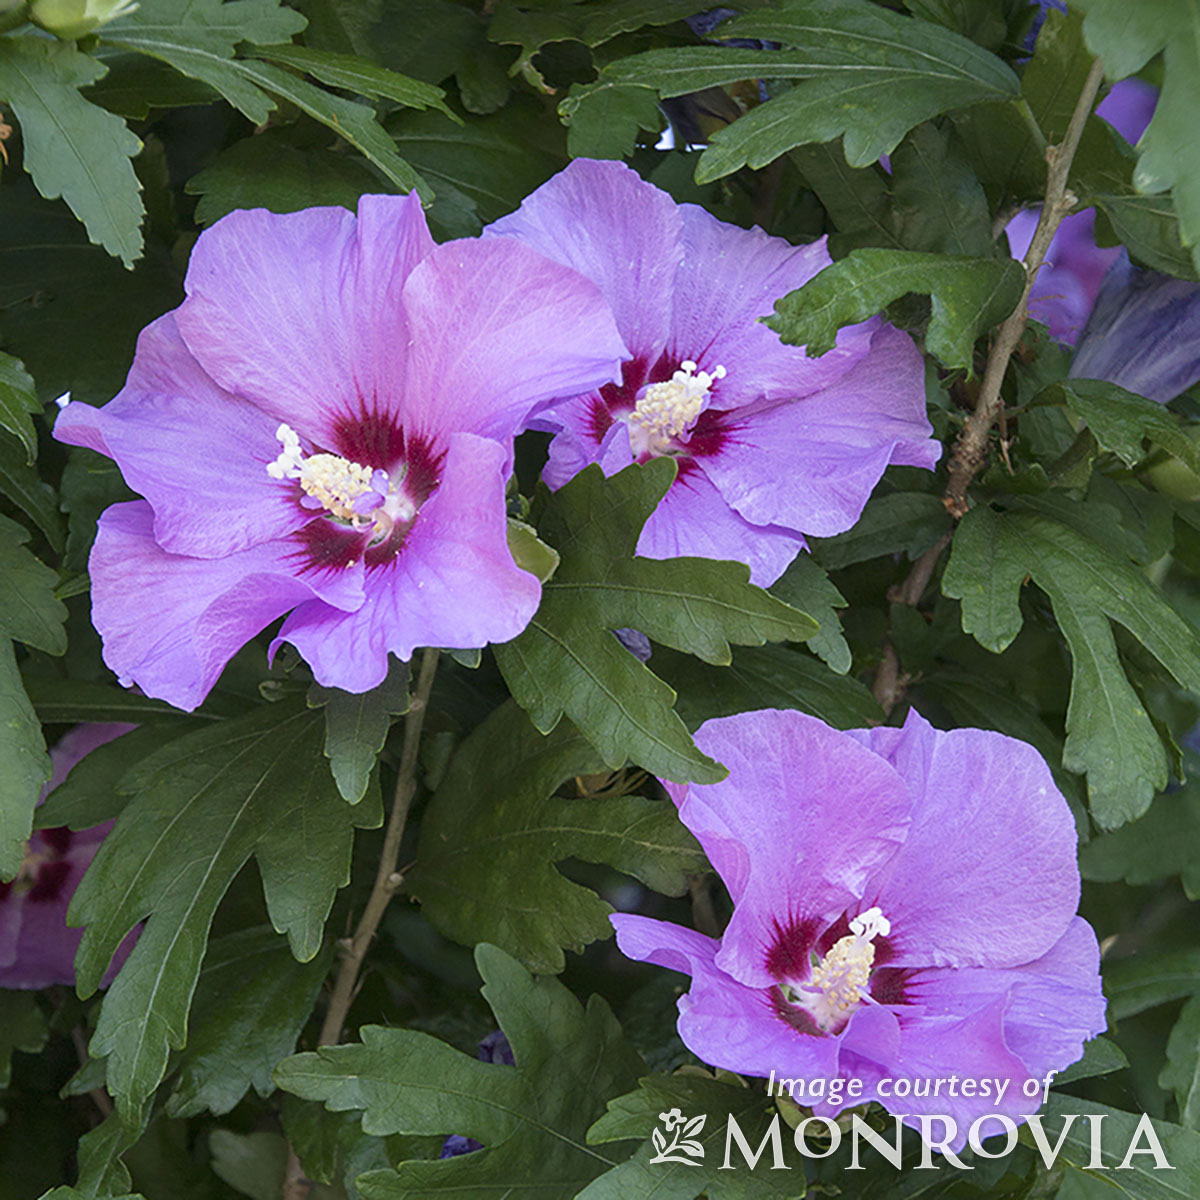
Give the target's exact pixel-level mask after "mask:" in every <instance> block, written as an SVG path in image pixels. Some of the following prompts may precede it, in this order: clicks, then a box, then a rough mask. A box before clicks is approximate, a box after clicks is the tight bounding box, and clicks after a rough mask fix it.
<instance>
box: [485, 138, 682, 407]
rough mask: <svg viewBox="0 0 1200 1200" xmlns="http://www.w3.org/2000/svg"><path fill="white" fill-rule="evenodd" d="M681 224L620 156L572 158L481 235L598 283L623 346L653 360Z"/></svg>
mask: <svg viewBox="0 0 1200 1200" xmlns="http://www.w3.org/2000/svg"><path fill="white" fill-rule="evenodd" d="M681 231H682V222H681V218H680V210H679V209H678V207H677V206H676V204H675V201H674V200H672V199H671V197H670V196H668V195H667V193H666V192H663V191H660V190H659V189H658V188H656V187H655V186H654V185H653V184H649V183H646V182H645V181H644V180H643V179H642V178H641V177H640V176H639V175H638V174H637V172H636V171H633V170H630V168H629V167H627V166H625V165H624V164H623V163H617V162H601V161H598V160H596V159H588V158H577V159H575V161H574V162H572V163H571V164H570V165H569V166H567V168H566V169H565V170H563V171H560V172H559V173H558V174H557V175H555V176H554V178H553V179H551V180H549V182H547V183H544V184H543V185H542V186H541V187H540V188H538V189H537V191H536V192H533V193H532V194H531V195H529V196H527V197H526V198H525V200H524V201H523V202H522V204H521V207H520V208H519V209H518V210H517V211H516V212H515V213H512V214H511V215H510V216H507V217H502V218H501V219H500V220H499V221H496V222H494V223H493V224H491V225H489V226H488V228H487V229H486V230H485V234H484V235H485V236H488V235H496V234H502V235H504V236H506V237H514V238H517V239H518V240H520V241H522V242H524V243H525V244H526V245H527V246H532V247H533V248H534V249H535V250H538V251H540V252H541V253H542V254H544V255H545V256H546V257H547V258H552V259H553V260H554V261H555V262H559V263H563V264H565V265H566V266H569V267H573V268H574V269H575V270H576V271H578V272H579V273H580V274H581V275H583V276H584V277H585V278H587V279H590V280H591V281H592V282H593V283H595V284H596V285H598V287H599V288H600V290H601V292H603V293H604V296H605V299H607V301H608V303H609V304H610V305H611V306H612V310H613V314H614V315H615V317H616V321H617V328H618V329H619V330H620V331H621V336H622V337H623V338H624V339H625V344H626V345H627V346H628V347H629V351H630V353H632V354H634V355H643V356H645V357H646V358H647V359H649V360H650V361H651V362H653V361H654V360H655V359H657V358H658V355H659V353H660V352H661V350H662V347H663V346H664V345H665V343H666V341H667V338H668V334H669V331H670V317H671V296H672V293H673V291H674V288H675V273H676V271H677V270H678V268H679V264H680V262H681V261H682V259H683V247H682V245H681V243H680V234H681ZM577 390H582V389H577Z"/></svg>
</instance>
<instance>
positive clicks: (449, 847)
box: [408, 702, 704, 972]
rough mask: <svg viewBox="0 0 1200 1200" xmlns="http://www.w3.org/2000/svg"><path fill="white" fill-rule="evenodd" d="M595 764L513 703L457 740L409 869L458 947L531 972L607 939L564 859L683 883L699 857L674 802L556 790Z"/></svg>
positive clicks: (564, 732) (683, 886)
mask: <svg viewBox="0 0 1200 1200" xmlns="http://www.w3.org/2000/svg"><path fill="white" fill-rule="evenodd" d="M603 769H604V764H603V762H602V761H601V759H600V758H599V756H598V755H597V753H596V750H595V748H594V747H593V746H592V744H591V743H590V742H589V741H588V740H587V739H586V738H585V737H583V736H582V735H581V734H579V733H578V732H577V731H576V730H575V729H574V728H573V727H572V726H571V725H570V723H569V722H566V721H563V722H560V723H559V725H558V727H557V728H556V729H555V730H554V731H553V732H552V733H550V734H549V735H543V734H540V733H538V731H537V730H536V729H534V727H533V726H532V725H531V724H530V722H529V718H528V717H527V716H526V715H525V713H524V712H523V711H522V710H521V709H520V708H519V707H517V705H516V704H513V703H511V702H510V703H508V704H504V705H502V706H501V707H500V708H498V709H497V710H496V711H495V712H494V713H493V714H492V715H491V716H490V717H489V718H488V719H487V720H486V721H485V722H484V723H483V724H482V725H480V726H479V727H478V728H477V729H476V730H475V731H474V733H472V734H471V736H470V737H468V738H467V739H466V740H465V741H464V742H463V743H462V744H461V745H460V746H459V748H458V751H457V753H456V754H455V756H454V760H453V762H452V763H451V764H450V769H449V771H448V772H447V773H446V777H445V779H444V780H443V781H442V783H441V785H440V786H439V788H438V790H437V792H436V793H435V795H434V797H433V800H432V801H431V802H430V805H429V808H428V809H427V810H426V813H425V819H424V822H423V825H422V828H421V842H420V846H419V849H418V852H417V865H416V867H415V868H414V869H413V871H412V872H411V873H410V874H409V876H408V890H409V892H410V893H411V894H412V895H413V896H415V897H417V898H418V899H419V900H420V902H421V911H422V913H423V914H424V915H425V917H426V918H427V919H428V920H429V921H430V922H431V923H432V924H433V925H434V926H435V927H436V928H438V929H440V930H441V931H442V932H443V933H445V934H446V935H447V936H449V937H452V938H454V939H455V940H456V941H459V942H462V943H464V944H465V945H468V946H469V945H474V944H475V943H476V942H481V941H486V942H491V943H493V944H495V945H498V946H500V947H501V949H503V950H505V951H506V952H508V953H509V954H512V955H515V956H516V957H517V958H518V959H520V960H521V961H522V962H523V963H525V964H526V966H528V967H529V968H530V969H532V970H535V971H545V972H558V971H561V970H562V969H563V966H564V962H565V960H564V958H563V953H562V948H563V947H567V948H569V949H572V950H576V951H578V950H582V949H583V947H584V946H585V945H586V944H587V943H589V942H592V941H595V940H597V939H598V938H606V937H610V936H611V935H612V926H611V925H610V924H609V921H608V916H609V914H610V913H611V912H612V911H613V909H612V906H611V905H609V904H607V903H606V902H605V901H603V900H601V899H600V897H599V896H597V895H596V894H595V893H594V892H593V891H591V889H590V888H587V887H583V886H581V885H579V884H577V883H573V882H571V881H570V880H568V879H566V878H565V877H564V876H563V875H561V874H560V873H559V871H558V869H557V864H558V863H560V862H562V861H563V860H564V859H567V858H575V859H582V860H583V861H584V862H594V863H607V864H608V865H610V866H612V867H614V868H616V869H617V870H618V871H622V872H624V873H625V874H627V875H632V876H633V877H634V878H635V879H638V880H640V881H641V882H642V883H644V884H645V885H646V886H647V887H650V888H653V889H654V890H655V891H658V892H663V893H666V894H667V895H672V896H678V895H681V894H682V893H683V892H684V891H686V890H687V882H688V877H689V876H690V875H692V874H694V873H695V872H697V871H699V870H701V869H702V868H703V866H704V856H703V855H702V854H701V852H700V849H699V847H698V846H697V844H696V842H695V839H694V838H693V837H692V835H691V834H690V833H689V832H688V831H687V829H686V828H685V826H684V825H683V824H682V822H681V821H680V820H679V817H678V815H677V814H676V812H675V809H674V806H673V805H671V804H668V803H665V802H663V801H659V800H646V799H644V798H643V797H641V796H608V797H605V796H600V797H591V798H584V799H578V800H574V799H566V798H564V797H561V796H557V795H555V794H554V793H555V791H556V790H557V789H558V787H559V786H560V785H561V784H562V783H564V782H565V781H566V780H568V779H571V778H572V777H574V776H580V775H592V774H597V773H601V772H603ZM497 896H503V897H504V902H503V903H502V904H498V903H497V902H496V898H497Z"/></svg>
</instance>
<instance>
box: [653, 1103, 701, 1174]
mask: <svg viewBox="0 0 1200 1200" xmlns="http://www.w3.org/2000/svg"><path fill="white" fill-rule="evenodd" d="M658 1119H659V1120H660V1121H661V1122H662V1123H663V1127H664V1128H665V1129H666V1131H667V1133H669V1134H671V1140H670V1142H668V1141H667V1138H666V1135H665V1134H664V1133H663V1132H662V1130H661V1129H656V1130H654V1132H653V1133H652V1134H651V1135H650V1138H651V1141H652V1142H653V1143H654V1149H655V1151H656V1153H655V1155H654V1157H653V1158H652V1159H651V1160H650V1162H651V1163H681V1164H682V1165H683V1166H685V1167H698V1166H699V1165H700V1164H699V1162H698V1161H697V1160H698V1159H701V1158H703V1157H704V1147H703V1146H702V1145H701V1144H700V1143H699V1142H698V1141H696V1138H697V1136H698V1135H699V1134H700V1131H701V1130H702V1129H703V1128H704V1122H705V1121H706V1120H707V1119H708V1118H707V1117H706V1116H705V1115H704V1114H703V1113H702V1114H701V1115H700V1116H698V1117H692V1118H690V1119H689V1118H688V1117H685V1116H684V1115H683V1113H682V1112H680V1110H679V1109H677V1108H672V1109H669V1110H668V1111H667V1112H664V1113H659V1114H658Z"/></svg>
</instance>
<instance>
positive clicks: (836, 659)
mask: <svg viewBox="0 0 1200 1200" xmlns="http://www.w3.org/2000/svg"><path fill="white" fill-rule="evenodd" d="M769 590H770V592H771V594H772V595H773V596H778V597H779V598H780V600H782V601H783V602H784V603H785V604H790V605H791V606H792V607H793V608H798V609H799V610H800V611H801V612H806V613H808V614H810V615H811V616H812V618H813V619H814V620H815V621H816V622H817V624H818V625H819V626H820V628H819V629H818V630H817V632H816V633H815V634H814V635H813V636H812V637H811V638H809V639H808V648H809V649H810V650H811V651H812V652H813V653H814V654H816V655H819V656H820V657H821V658H822V659H824V661H825V664H826V665H827V666H828V667H829V669H830V670H832V671H835V672H837V674H839V675H845V674H846V672H847V671H849V670H850V663H851V656H850V647H849V646H848V645H847V644H846V639H845V637H844V636H843V634H842V623H841V621H840V620H838V615H837V610H838V609H839V608H845V607H846V604H847V601H846V598H845V597H844V596H843V595H842V593H841V592H839V591H838V590H837V588H836V587H835V586H834V585H833V583H831V582H830V579H829V576H828V575H826V574H825V572H824V571H823V570H821V568H820V567H819V566H818V565H817V561H816V559H814V558H813V556H812V555H811V554H799V555H797V556H796V557H795V558H794V559H793V560H792V563H791V565H790V566H789V567H788V569H787V570H786V571H785V572H784V573H783V574H782V575H781V576H780V577H779V578H778V579H777V580H776V581H775V582H774V583H773V584H771V586H770V589H769Z"/></svg>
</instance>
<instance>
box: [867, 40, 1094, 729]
mask: <svg viewBox="0 0 1200 1200" xmlns="http://www.w3.org/2000/svg"><path fill="white" fill-rule="evenodd" d="M1103 78H1104V69H1103V67H1102V66H1101V63H1100V60H1099V59H1098V58H1097V59H1095V60H1094V61H1093V62H1092V67H1091V70H1090V71H1089V72H1088V76H1087V79H1086V80H1085V81H1084V84H1083V90H1082V91H1081V92H1080V93H1079V99H1078V100H1077V101H1076V103H1075V111H1074V112H1073V113H1072V114H1071V121H1070V124H1069V125H1068V126H1067V132H1066V134H1065V136H1064V137H1063V140H1062V142H1060V143H1059V144H1058V145H1057V146H1047V147H1046V162H1047V164H1048V166H1047V171H1046V200H1045V203H1044V204H1043V205H1042V214H1041V216H1040V217H1039V218H1038V223H1037V229H1036V230H1035V231H1034V234H1033V241H1032V242H1030V244H1029V249H1028V251H1027V252H1026V254H1025V259H1024V264H1025V288H1024V290H1023V291H1022V293H1021V300H1020V303H1018V305H1017V307H1016V308H1015V309H1014V310H1013V312H1012V313H1011V314H1010V315H1009V316H1008V317H1007V318H1006V319H1005V320H1004V322H1003V323H1002V324H1001V325H1000V328H999V329H998V330H997V332H996V336H995V338H994V339H993V341H992V345H991V349H990V350H989V351H988V358H987V365H986V366H985V367H984V371H983V380H982V382H981V383H980V387H979V394H978V396H977V397H976V399H975V408H974V411H973V412H972V413H971V415H970V416H969V417H967V420H966V422H965V423H964V425H963V427H962V430H961V432H960V433H959V435H958V439H957V441H956V442H955V443H954V453H953V455H952V456H951V459H950V479H949V482H948V483H947V485H946V492H945V495H944V496H943V497H942V502H943V503H944V504H945V506H946V509H947V510H948V511H949V513H950V515H951V516H953V517H954V518H955V520H958V519H959V518H960V517H962V516H964V515H965V514H966V512H967V488H968V487H970V485H971V482H972V480H974V478H975V476H976V475H977V474H978V473H979V471H980V469H981V468H982V467H983V464H984V462H985V461H986V460H987V446H988V438H989V436H990V435H991V430H992V426H993V425H994V424H995V423H996V421H997V420H999V421H1000V422H1001V425H1002V427H1003V422H1004V402H1003V400H1002V399H1001V396H1000V388H1001V385H1002V384H1003V383H1004V376H1005V374H1006V373H1007V372H1008V364H1009V360H1010V359H1011V358H1012V356H1013V352H1014V351H1015V350H1016V348H1017V346H1018V344H1019V343H1020V341H1021V336H1022V335H1023V334H1024V332H1025V326H1026V325H1027V324H1028V323H1029V296H1030V293H1031V292H1032V290H1033V285H1034V282H1035V280H1036V279H1037V273H1038V271H1039V270H1040V269H1041V266H1042V263H1043V262H1044V261H1045V258H1046V252H1047V251H1048V250H1049V249H1050V243H1051V242H1052V241H1053V240H1054V235H1055V234H1056V233H1057V232H1058V227H1059V225H1060V224H1062V219H1063V217H1065V216H1066V215H1067V213H1069V212H1070V211H1071V209H1073V208H1074V207H1075V205H1076V203H1077V202H1078V201H1077V198H1076V196H1075V195H1074V194H1073V193H1072V192H1071V191H1069V190H1068V188H1067V180H1068V179H1069V177H1070V174H1071V163H1072V161H1073V160H1074V158H1075V151H1076V150H1077V149H1078V148H1079V139H1080V138H1081V137H1082V136H1083V127H1084V125H1085V124H1086V123H1087V119H1088V116H1089V114H1090V113H1091V111H1092V106H1093V105H1094V104H1095V102H1096V93H1097V92H1098V91H1099V90H1100V83H1101V80H1102V79H1103ZM1029 116H1030V118H1031V119H1032V114H1031V113H1030V114H1029ZM1001 448H1002V450H1003V451H1004V453H1005V458H1006V460H1007V444H1006V443H1004V442H1002V443H1001ZM952 537H953V534H947V535H946V536H945V537H943V538H941V539H940V540H939V541H938V542H937V543H936V544H935V545H933V546H931V547H930V548H929V549H928V550H926V551H925V553H924V554H922V555H921V557H920V558H919V559H917V561H916V562H915V563H913V565H912V568H911V569H910V571H909V573H908V577H907V578H906V579H905V580H904V582H903V583H902V584H900V586H899V587H897V588H894V589H893V590H892V592H891V593H890V597H889V598H890V599H891V600H892V602H893V603H897V602H898V603H901V604H908V605H910V606H912V607H916V606H917V605H918V604H919V603H920V601H921V597H922V596H923V595H924V592H925V589H926V587H928V585H929V581H930V580H931V579H932V578H933V573H934V571H935V570H936V568H937V564H938V560H939V559H940V558H941V556H942V552H943V551H944V550H945V549H946V547H947V546H948V545H949V544H950V541H951V538H952ZM907 683H908V677H907V676H906V675H904V674H902V673H901V671H900V659H899V656H898V655H897V654H896V649H895V647H894V646H893V645H892V643H891V641H890V640H889V639H885V640H884V643H883V656H882V658H881V660H880V664H879V668H878V670H877V671H876V673H875V681H874V685H873V687H872V689H871V690H872V692H873V694H874V696H875V699H876V700H877V701H878V702H879V704H880V707H882V709H883V711H884V716H885V718H886V716H887V715H888V714H890V713H891V711H892V709H893V708H894V707H895V706H896V704H898V703H899V701H900V700H901V699H902V697H903V696H904V691H905V687H906V686H907Z"/></svg>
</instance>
